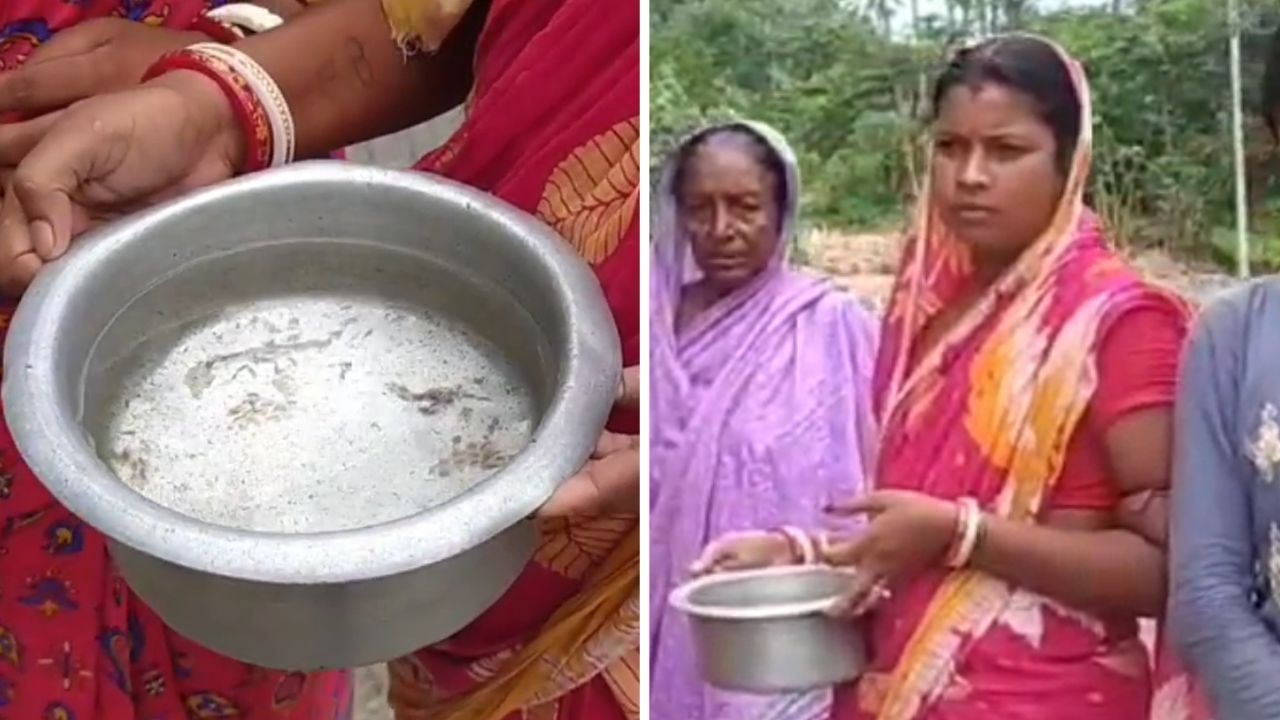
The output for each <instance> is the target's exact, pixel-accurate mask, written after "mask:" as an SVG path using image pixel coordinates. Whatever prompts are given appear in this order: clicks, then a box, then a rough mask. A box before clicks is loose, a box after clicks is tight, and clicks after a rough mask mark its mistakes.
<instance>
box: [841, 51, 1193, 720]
mask: <svg viewBox="0 0 1280 720" xmlns="http://www.w3.org/2000/svg"><path fill="white" fill-rule="evenodd" d="M1060 55H1061V57H1062V59H1063V61H1064V63H1066V64H1067V66H1068V67H1069V69H1070V71H1071V75H1072V77H1073V79H1074V82H1075V85H1076V88H1077V92H1078V95H1079V98H1080V104H1081V108H1082V118H1081V123H1080V127H1081V137H1080V138H1079V142H1078V146H1077V149H1076V152H1075V156H1074V158H1073V160H1072V164H1071V167H1070V173H1069V176H1068V179H1067V182H1066V187H1065V191H1064V193H1063V197H1062V199H1061V201H1060V203H1059V206H1058V208H1057V210H1056V212H1055V214H1054V215H1053V217H1052V220H1051V222H1050V224H1049V226H1048V227H1047V228H1046V229H1045V230H1044V231H1043V233H1042V235H1041V237H1040V238H1039V239H1038V240H1037V241H1036V242H1035V243H1034V244H1033V245H1032V246H1031V247H1030V248H1028V250H1027V251H1026V252H1024V253H1023V255H1022V256H1021V257H1020V258H1019V260H1018V261H1017V262H1016V263H1015V264H1014V265H1013V266H1012V267H1011V268H1010V269H1009V270H1008V271H1006V272H1005V274H1004V275H1003V276H1002V277H1001V278H1000V279H999V280H997V281H996V282H995V283H994V284H993V286H992V287H990V288H989V289H988V290H987V291H986V293H985V295H984V296H983V297H982V298H981V299H980V300H979V301H978V302H977V303H976V304H975V305H974V307H973V308H972V309H970V310H969V311H968V312H967V313H966V314H965V315H964V316H962V317H961V318H960V319H959V320H958V321H957V322H956V323H955V325H954V326H953V327H951V328H950V329H949V330H948V331H947V334H946V335H945V336H944V337H943V338H942V339H941V340H940V341H939V342H938V344H937V345H936V346H934V347H933V348H931V349H928V350H926V351H925V352H923V353H921V354H919V357H918V358H917V357H916V355H917V353H916V345H917V343H918V340H919V338H920V336H921V334H922V332H923V330H924V328H925V327H926V326H927V324H928V322H929V321H930V319H931V318H933V317H934V316H935V314H936V313H938V312H939V311H940V310H941V309H942V308H943V307H945V306H947V305H948V303H950V302H952V301H953V299H954V298H956V297H957V294H958V293H959V292H961V290H962V289H963V288H964V287H965V285H966V283H967V282H968V275H969V273H970V268H971V261H970V257H969V255H968V250H967V248H966V247H964V246H963V245H962V244H960V243H959V242H957V241H956V240H955V239H954V238H953V237H952V236H951V234H950V232H949V230H948V229H947V228H946V227H945V225H944V224H943V222H942V220H941V216H940V215H939V213H938V212H937V210H936V208H935V207H934V205H933V204H932V202H931V201H930V199H931V195H930V193H929V190H928V188H926V190H925V193H924V196H923V197H924V198H925V201H924V202H923V203H922V204H921V207H920V209H919V214H918V217H917V220H916V227H915V233H914V235H913V239H912V240H911V242H910V243H909V245H908V247H907V250H906V255H905V257H904V260H903V263H902V267H901V268H900V271H899V276H898V279H897V282H896V286H895V289H894V293H893V296H892V298H891V302H890V306H889V309H888V318H887V321H886V326H885V328H884V333H883V335H882V338H883V339H882V345H881V349H880V356H879V360H878V366H877V372H876V380H875V383H876V392H875V397H876V402H877V404H878V407H877V413H878V415H879V417H880V420H881V427H882V433H883V434H882V438H881V448H880V455H879V462H878V468H877V473H876V478H877V486H878V487H881V488H890V489H906V490H913V491H917V492H924V493H928V494H930V495H934V496H936V497H942V498H946V499H955V498H958V497H962V496H972V497H975V498H977V499H978V500H979V502H980V503H982V505H983V507H984V509H985V510H986V511H987V512H989V513H993V514H997V515H999V516H1001V517H1004V518H1008V519H1011V520H1015V521H1020V522H1028V523H1034V522H1037V521H1038V519H1039V518H1040V516H1041V514H1042V512H1043V511H1044V510H1045V508H1046V503H1047V501H1048V498H1049V495H1050V493H1051V491H1052V490H1053V489H1054V487H1055V483H1056V482H1057V480H1058V478H1059V476H1060V474H1061V471H1062V469H1063V465H1064V460H1065V458H1066V456H1067V447H1068V442H1069V440H1070V439H1071V438H1072V436H1073V434H1074V433H1075V432H1076V430H1077V428H1078V427H1079V425H1080V422H1081V419H1082V417H1083V416H1084V414H1085V411H1086V409H1087V408H1088V406H1089V404H1090V401H1091V399H1092V397H1093V394H1094V391H1095V388H1096V387H1097V384H1098V369H1097V362H1096V357H1095V354H1096V350H1097V347H1098V344H1099V339H1100V338H1101V337H1102V336H1103V335H1104V334H1105V332H1106V330H1107V328H1108V327H1109V326H1110V324H1111V323H1112V322H1113V321H1114V320H1115V319H1116V318H1117V317H1119V316H1120V315H1122V314H1123V313H1125V312H1127V311H1130V310H1133V309H1135V308H1138V307H1141V306H1143V305H1144V304H1165V306H1167V304H1168V303H1170V302H1175V303H1176V301H1175V300H1171V299H1170V298H1167V297H1165V296H1163V295H1162V294H1161V293H1160V292H1159V291H1157V290H1155V289H1153V288H1151V287H1149V286H1147V285H1146V284H1144V283H1143V282H1142V281H1141V280H1140V279H1139V278H1138V277H1137V276H1136V274H1135V273H1134V272H1133V271H1132V270H1130V269H1129V268H1128V267H1127V266H1126V265H1125V264H1124V263H1123V262H1122V261H1121V260H1120V259H1119V258H1118V257H1117V256H1116V255H1114V254H1113V253H1112V252H1111V251H1110V250H1109V249H1108V248H1107V245H1106V243H1105V241H1104V239H1103V236H1102V233H1101V229H1100V225H1099V223H1098V221H1097V219H1096V218H1095V217H1094V215H1093V214H1092V213H1091V212H1090V211H1089V210H1088V209H1087V208H1086V207H1085V204H1084V201H1083V194H1084V187H1085V182H1086V178H1087V176H1088V170H1089V163H1090V151H1091V130H1090V129H1091V127H1092V115H1091V108H1090V98H1089V91H1088V85H1087V81H1086V78H1085V75H1084V72H1083V69H1082V68H1081V67H1080V66H1079V64H1078V63H1076V62H1075V61H1074V60H1072V59H1071V58H1069V57H1068V56H1067V55H1066V54H1065V53H1064V52H1061V51H1060ZM869 631H870V635H871V645H872V648H873V650H874V652H873V661H872V665H871V670H870V672H869V673H868V674H867V675H865V676H864V677H863V678H862V680H861V682H859V683H858V684H857V685H856V686H854V687H849V688H841V689H839V690H838V691H837V696H836V703H835V709H834V713H833V715H834V717H835V718H837V719H839V720H871V719H872V718H875V719H877V720H980V719H981V720H985V718H1004V719H1006V720H1077V719H1079V718H1089V720H1134V719H1135V718H1141V717H1145V715H1146V712H1147V707H1148V705H1149V701H1150V680H1149V674H1148V663H1149V660H1148V657H1147V654H1146V651H1145V649H1144V648H1143V646H1142V644H1141V642H1140V640H1139V639H1138V637H1137V632H1136V626H1135V624H1134V623H1132V622H1129V623H1108V622H1104V621H1103V620H1101V619H1098V618H1095V617H1092V616H1089V615H1087V614H1085V613H1083V612H1080V611H1078V610H1075V609H1073V608H1068V607H1066V606H1064V605H1062V604H1060V603H1057V602H1055V601H1054V600H1052V599H1050V598H1047V597H1043V596H1040V595H1038V594H1035V593H1032V592H1030V591H1028V590H1025V589H1021V588H1018V587H1015V586H1012V585H1010V584H1009V583H1006V582H1005V581H1003V580H1001V579H999V578H996V577H994V576H991V575H988V574H986V573H983V572H981V571H978V570H974V569H962V570H959V571H955V572H948V571H945V570H933V571H929V572H926V573H924V574H922V575H920V576H917V577H915V578H913V579H911V580H909V581H906V582H904V583H901V584H900V585H899V586H897V587H894V588H893V595H892V597H891V598H889V599H888V600H887V601H885V603H884V604H882V605H881V606H880V608H878V609H877V611H876V612H875V613H874V615H873V616H872V618H871V620H870V627H869Z"/></svg>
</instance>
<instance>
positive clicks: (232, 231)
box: [3, 162, 621, 670]
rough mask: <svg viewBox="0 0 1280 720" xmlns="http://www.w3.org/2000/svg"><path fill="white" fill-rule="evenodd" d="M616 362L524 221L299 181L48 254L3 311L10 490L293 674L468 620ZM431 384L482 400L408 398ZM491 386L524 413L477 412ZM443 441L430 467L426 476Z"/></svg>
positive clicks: (298, 169) (514, 566) (524, 537)
mask: <svg viewBox="0 0 1280 720" xmlns="http://www.w3.org/2000/svg"><path fill="white" fill-rule="evenodd" d="M348 301H349V302H348ZM380 303H385V313H384V312H382V311H383V307H384V306H383V305H380ZM441 318H443V319H441ZM446 320H447V321H448V322H446ZM432 323H437V324H435V325H433V324H432ZM406 327H409V328H410V329H409V330H405V329H404V328H406ZM193 358H194V359H195V360H198V361H195V360H193ZM188 361H191V362H188ZM183 362H186V363H187V365H185V366H175V365H174V364H175V363H179V364H181V363H183ZM620 365H621V362H620V352H619V342H618V337H617V330H616V328H615V326H614V324H613V320H612V317H611V315H610V313H609V311H608V308H607V306H606V304H605V300H604V296H603V293H602V292H601V289H600V287H599V285H598V283H597V281H596V279H595V278H594V276H593V275H592V273H591V271H590V269H589V268H588V267H587V266H586V264H585V263H583V262H582V261H581V260H579V258H578V257H577V255H576V254H575V253H573V252H572V250H571V249H570V248H569V247H568V246H567V245H566V244H565V243H564V241H563V240H562V239H561V238H560V237H559V236H558V235H556V234H555V233H554V232H553V231H551V230H550V229H549V228H547V227H546V226H544V225H542V224H541V223H539V222H537V221H536V220H534V219H532V218H531V217H529V216H527V215H525V214H524V213H522V212H520V211H518V210H516V209H514V208H512V207H510V206H508V205H506V204H505V203H503V202H501V201H499V200H497V199H495V198H493V197H491V196H489V195H486V194H483V193H480V192H478V191H475V190H472V189H469V188H467V187H464V186H461V185H458V184H456V183H452V182H448V181H445V180H442V179H439V178H435V177H432V176H430V175H426V174H421V173H404V172H393V171H386V170H380V169H374V168H368V167H361V166H356V165H353V164H347V163H335V162H315V163H301V164H298V165H295V166H292V167H289V168H285V169H281V170H276V171H272V172H267V173H262V174H258V175H254V176H250V177H246V178H242V179H238V180H235V181H232V182H229V183H225V184H221V185H218V186H215V187H212V188H209V189H206V190H204V191H201V192H198V193H196V194H193V195H191V196H189V197H186V198H183V199H180V200H178V201H176V202H172V203H169V204H166V205H163V206H161V207H158V208H156V209H153V210H150V211H148V212H144V213H141V214H138V215H134V216H131V217H129V218H127V219H125V220H123V221H121V222H118V223H115V224H113V225H110V226H108V227H105V228H103V229H101V230H99V231H96V232H93V233H91V234H90V235H88V236H86V237H85V238H84V239H82V240H79V241H77V242H76V243H74V246H73V248H72V250H71V252H70V253H68V255H67V256H66V257H65V258H64V259H62V260H60V261H58V262H56V263H53V264H52V265H50V266H49V267H48V268H46V269H45V270H44V271H42V273H41V274H40V276H39V277H38V278H37V280H36V282H35V283H34V284H33V285H32V287H31V288H30V290H29V291H28V292H27V294H26V296H25V297H24V298H23V300H22V303H21V306H20V307H19V309H18V312H17V314H16V316H15V318H14V320H13V325H12V327H11V328H10V330H9V334H8V340H7V343H6V347H5V357H4V369H5V376H4V384H3V399H4V412H5V418H6V420H7V421H8V424H9V428H10V430H11V431H12V434H13V437H14V439H15V441H16V443H17V446H18V449H19V451H20V453H21V454H22V456H23V457H24V458H25V459H26V461H27V463H28V464H29V465H30V467H31V469H32V470H33V471H34V472H35V474H36V476H37V477H39V478H40V479H41V480H42V481H43V482H44V484H45V485H46V486H47V487H48V488H49V490H50V491H51V492H52V493H53V495H54V496H55V497H56V498H57V499H58V500H59V501H61V502H62V503H63V504H64V505H66V507H67V508H69V509H70V510H71V511H72V512H74V513H75V514H77V515H78V516H79V517H80V518H82V519H83V520H85V521H86V522H87V523H89V524H90V525H92V526H93V527H95V528H97V529H98V530H100V531H102V532H103V533H104V534H105V535H106V536H107V538H108V541H109V547H110V551H111V553H112V555H113V557H114V559H115V561H116V563H117V564H118V565H119V567H120V570H121V571H122V572H123V574H124V576H125V578H126V579H127V581H128V582H129V584H130V585H131V586H132V587H133V589H134V590H135V591H136V592H137V593H138V595H139V596H140V597H141V598H142V599H143V600H145V601H146V602H147V603H148V604H150V605H151V606H152V607H153V608H154V609H155V610H156V612H157V613H158V614H159V615H160V616H161V617H162V618H163V619H164V620H165V621H166V622H167V623H169V624H170V625H171V626H172V627H173V628H174V629H175V630H177V631H178V632H180V633H182V634H183V635H186V636H188V637H190V638H192V639H193V640H196V641H197V642H200V643H202V644H204V645H206V646H208V647H209V648H211V649H213V650H216V651H219V652H221V653H224V654H226V655H229V656H231V657H234V658H238V659H240V660H244V661H247V662H251V663H256V664H259V665H263V666H267V667H273V668H284V669H300V670H310V669H319V668H334V667H353V666H358V665H364V664H368V663H373V662H379V661H384V660H388V659H391V658H394V657H397V656H400V655H403V654H405V653H408V652H411V651H413V650H415V649H417V648H420V647H422V646H424V645H428V644H430V643H433V642H437V641H439V640H442V639H444V638H446V637H448V636H450V635H452V634H453V633H455V632H456V631H458V630H459V629H461V628H462V627H464V626H465V625H466V624H467V623H469V622H470V621H471V620H473V619H475V618H476V617H477V616H479V615H480V614H481V613H482V612H483V611H484V610H485V609H486V608H488V607H489V606H490V605H492V604H493V603H494V602H495V601H496V600H497V599H498V598H499V597H500V596H501V595H502V594H503V593H504V592H505V591H506V590H507V589H508V587H510V585H511V584H512V582H514V580H515V578H516V576H517V575H518V574H519V573H520V572H521V570H522V569H523V568H524V566H525V564H526V563H527V562H528V560H529V559H530V557H531V555H532V552H533V549H534V542H535V535H534V531H533V529H532V527H531V524H530V522H529V521H528V519H527V518H528V517H529V516H530V515H531V513H533V512H534V510H535V509H536V508H537V507H538V506H539V505H540V504H541V503H543V502H544V501H545V500H546V499H547V498H548V497H550V495H551V494H552V492H553V491H554V490H555V489H556V487H557V486H558V485H559V483H560V482H562V481H563V480H564V479H565V478H567V477H569V476H570V475H571V474H573V473H574V472H575V471H576V470H577V469H578V468H579V467H581V465H582V463H583V462H584V461H585V460H586V458H587V457H588V456H589V454H590V452H591V450H592V448H593V446H594V444H595V441H596V438H597V436H598V435H599V432H600V430H601V428H602V427H603V426H604V422H605V420H606V418H607V416H608V413H609V411H610V409H611V406H612V403H613V399H614V394H615V392H616V388H617V384H618V382H619V379H620V375H621V367H620ZM187 366H189V368H188V369H187V370H186V371H185V374H181V373H180V374H177V375H175V374H174V372H176V370H175V367H177V369H182V367H187ZM494 368H502V369H503V370H502V372H498V371H497V370H494ZM449 373H453V375H449ZM467 373H471V375H467ZM503 373H506V374H505V375H504V374H503ZM444 376H449V377H454V376H457V377H459V378H463V379H464V380H465V379H466V378H468V377H470V381H473V382H475V383H476V387H481V388H482V389H479V390H476V389H474V388H472V387H471V386H470V385H467V386H465V387H463V385H464V381H463V380H460V381H459V382H458V383H457V387H454V386H450V387H447V388H443V389H442V388H439V387H437V388H434V389H430V388H428V389H425V390H424V387H422V385H424V384H428V379H430V378H432V377H435V378H439V377H444ZM495 378H498V379H495ZM499 380H501V382H499ZM393 381H394V382H393ZM490 382H492V383H496V385H492V386H489V385H485V383H490ZM398 383H402V384H398ZM415 383H418V384H419V386H418V387H416V388H410V387H407V386H410V385H414V384H415ZM503 383H505V384H503ZM393 386H394V387H393ZM482 386H483V387H482ZM499 386H500V387H499ZM495 387H496V388H498V389H496V390H495V389H494V388H495ZM483 388H488V389H483ZM433 393H434V394H433ZM508 395H510V397H517V396H518V398H519V402H518V403H517V402H516V401H514V400H513V401H511V402H512V403H516V404H514V405H512V404H510V403H508V405H509V406H510V407H517V406H518V407H519V408H523V409H524V410H522V412H523V411H527V412H526V414H525V415H521V416H519V418H517V417H516V415H514V414H510V413H508V414H507V415H504V414H502V413H503V412H507V411H506V410H504V411H501V412H500V411H499V410H495V409H494V407H496V406H495V405H493V403H495V402H499V401H501V402H507V400H509V397H508ZM459 398H463V399H462V400H459ZM467 398H471V399H470V400H467ZM451 402H452V403H454V404H452V405H450V403H451ZM468 403H470V404H468ZM486 403H487V404H486ZM521 403H523V404H521ZM463 406H465V407H463ZM502 407H504V408H507V409H508V410H510V407H508V406H507V405H504V406H502ZM487 412H488V413H491V416H485V415H484V413H487ZM512 412H513V411H512ZM484 417H488V420H487V421H486V422H485V423H484V425H486V426H487V427H488V428H489V430H488V432H489V433H490V435H489V436H485V437H487V438H488V440H486V441H485V442H488V441H489V440H493V437H495V435H494V433H495V432H496V433H498V435H501V433H503V432H507V431H511V432H512V433H517V431H519V432H525V436H523V438H522V439H520V440H519V442H520V446H519V447H514V449H513V448H512V447H508V448H507V449H508V450H509V451H510V452H509V455H506V456H503V455H501V454H500V453H498V451H495V450H493V449H492V448H489V449H485V448H478V449H477V448H473V447H471V446H470V445H468V442H469V441H467V438H468V437H470V436H468V435H467V433H473V434H474V433H482V432H484V428H481V427H479V426H478V425H477V423H478V422H479V421H478V420H477V418H484ZM357 420H358V421H359V423H357V422H356V421H357ZM517 420H518V422H517ZM245 423H248V424H247V425H246V424H245ZM344 423H345V424H344ZM520 423H523V425H522V424H520ZM478 428H479V429H478ZM512 428H515V430H512ZM520 428H524V430H520ZM450 434H452V436H453V440H452V443H453V449H454V450H455V451H456V452H454V456H456V457H455V458H454V460H451V461H450V462H454V461H455V460H456V462H457V463H458V465H457V467H462V466H466V468H467V471H466V472H465V473H461V474H459V473H454V474H453V475H451V476H450V475H449V472H447V471H446V470H448V468H446V467H445V466H443V465H439V466H438V464H437V465H432V464H431V462H430V459H431V458H432V457H434V456H435V455H436V454H438V452H437V451H439V450H440V449H441V448H442V447H443V448H444V449H445V450H449V442H450V440H449V437H450ZM508 434H510V433H508ZM517 434H518V433H517ZM464 436H465V437H464ZM476 437H480V436H479V435H476ZM504 437H505V436H504ZM506 439H507V440H510V437H507V438H506ZM464 441H466V442H464ZM477 442H479V441H477ZM131 443H132V444H131ZM491 444H492V443H491ZM121 447H124V448H125V449H124V450H122V449H121ZM486 453H487V454H486ZM495 453H497V454H495ZM317 458H320V459H322V460H323V462H322V461H321V460H317ZM459 458H461V459H459ZM250 461H252V462H250ZM441 462H443V461H441ZM339 466H342V467H339ZM262 467H270V468H273V470H272V471H271V472H258V473H256V474H255V472H254V471H253V470H254V469H255V468H262ZM449 467H454V466H449ZM175 468H176V469H181V471H182V472H180V473H178V472H177V471H176V470H175ZM246 468H247V469H246ZM477 468H479V470H477ZM455 469H456V468H455ZM481 471H483V472H481ZM467 473H470V474H467ZM464 476H465V477H464ZM459 478H462V479H461V480H460V479H459ZM467 478H470V479H467ZM417 480H422V482H424V483H435V484H427V485H420V484H417ZM464 480H465V482H464ZM126 481H127V482H126ZM237 483H239V485H237ZM450 483H453V484H452V485H451V484H450ZM228 487H231V488H234V489H235V492H230V491H228V490H227V488H228ZM424 488H425V489H424ZM157 498H160V500H157Z"/></svg>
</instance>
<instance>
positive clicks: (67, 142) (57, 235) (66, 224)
mask: <svg viewBox="0 0 1280 720" xmlns="http://www.w3.org/2000/svg"><path fill="white" fill-rule="evenodd" d="M63 130H65V126H64V125H61V124H59V125H57V126H55V127H54V128H53V129H52V130H50V131H49V133H48V134H47V135H46V136H45V137H44V139H43V140H42V141H41V142H39V143H37V144H36V146H35V147H34V148H32V149H31V152H29V153H28V154H27V156H26V157H25V158H24V159H23V161H22V162H21V163H20V164H19V165H18V168H17V170H15V171H14V174H13V192H14V195H15V196H16V197H17V198H18V201H19V202H20V203H21V205H22V210H23V213H24V214H25V215H26V218H27V223H28V226H29V232H30V233H31V244H32V247H33V248H34V249H35V251H36V254H37V255H39V256H40V258H41V259H42V260H45V261H48V260H53V259H55V258H58V257H61V256H62V254H63V253H65V252H66V251H67V247H68V246H70V245H71V238H72V236H73V235H74V234H75V233H76V232H77V231H78V230H79V229H82V228H84V227H86V226H87V225H88V224H89V222H88V217H87V215H86V213H85V212H84V210H83V209H82V208H77V207H76V205H75V203H74V202H73V201H72V195H73V194H75V193H76V192H77V191H78V190H79V189H80V184H81V183H82V182H85V181H89V180H91V179H92V177H93V176H92V172H93V170H94V164H95V159H96V158H97V157H98V155H99V154H100V153H103V152H106V153H110V152H112V150H113V149H112V148H111V147H109V144H110V143H109V141H105V142H104V140H105V139H104V138H97V137H94V136H93V135H92V134H77V133H75V132H64V131H63Z"/></svg>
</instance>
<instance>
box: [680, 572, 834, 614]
mask: <svg viewBox="0 0 1280 720" xmlns="http://www.w3.org/2000/svg"><path fill="white" fill-rule="evenodd" d="M815 573H817V574H824V575H835V576H840V577H845V578H848V579H849V580H853V578H854V577H856V576H857V571H856V570H854V569H853V568H845V567H835V566H833V565H775V566H771V567H763V568H754V569H751V570H730V571H727V572H721V573H715V574H714V575H704V576H702V577H699V578H694V579H693V580H690V581H688V582H686V583H685V584H683V585H681V586H680V587H677V588H676V589H675V590H672V591H671V595H670V597H669V598H668V602H669V603H670V604H671V606H672V607H674V608H675V609H676V610H679V611H680V612H682V613H685V614H686V615H689V616H690V617H694V618H699V619H705V620H782V619H787V618H797V617H803V616H806V615H821V614H824V613H826V612H827V611H828V610H830V609H831V608H832V607H833V606H834V605H835V604H836V603H837V602H838V601H839V600H840V593H832V594H831V595H829V596H827V597H822V598H815V599H813V600H800V601H796V602H789V603H772V604H768V605H756V606H752V607H742V606H738V605H712V604H709V603H699V602H696V601H694V600H693V594H694V593H696V592H698V591H700V590H703V589H705V588H708V587H711V586H713V585H719V584H721V583H724V582H732V581H738V580H753V579H758V578H785V577H787V576H796V575H812V574H815Z"/></svg>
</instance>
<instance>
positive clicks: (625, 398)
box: [616, 365, 640, 409]
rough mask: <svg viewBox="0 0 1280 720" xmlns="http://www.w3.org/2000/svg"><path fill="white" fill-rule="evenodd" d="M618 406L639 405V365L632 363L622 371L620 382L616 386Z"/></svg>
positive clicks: (631, 406)
mask: <svg viewBox="0 0 1280 720" xmlns="http://www.w3.org/2000/svg"><path fill="white" fill-rule="evenodd" d="M616 404H617V405H618V407H624V408H628V409H631V408H637V407H640V366H639V365H632V366H631V367H629V368H625V369H624V370H623V371H622V384H621V385H619V386H618V398H617V400H616Z"/></svg>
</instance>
